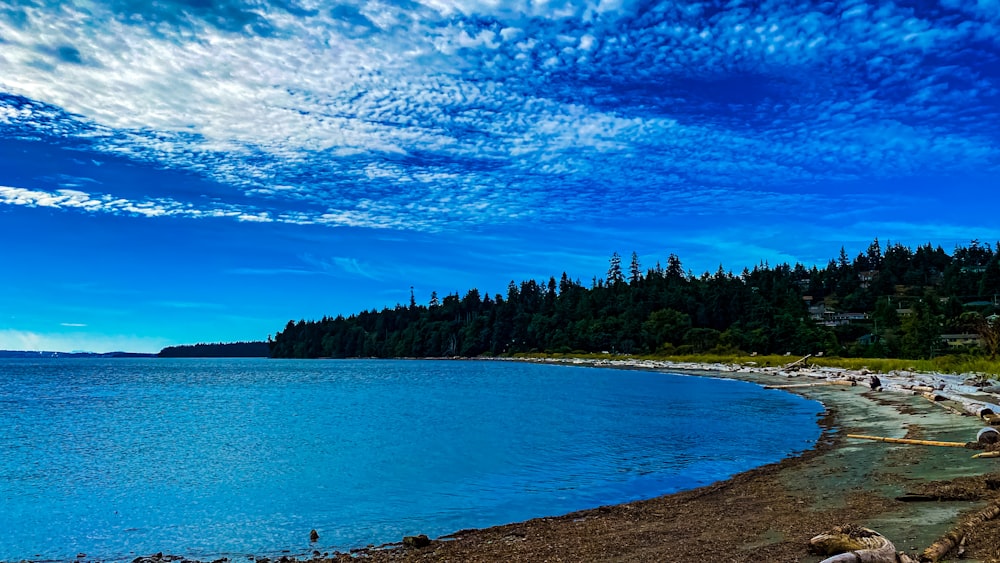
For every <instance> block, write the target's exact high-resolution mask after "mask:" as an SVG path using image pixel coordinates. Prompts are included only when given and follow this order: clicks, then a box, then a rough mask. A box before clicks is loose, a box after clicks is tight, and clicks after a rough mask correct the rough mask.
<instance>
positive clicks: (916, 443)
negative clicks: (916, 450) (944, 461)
mask: <svg viewBox="0 0 1000 563" xmlns="http://www.w3.org/2000/svg"><path fill="white" fill-rule="evenodd" d="M847 437H848V438H856V439H858V440H874V441H876V442H888V443H890V444H910V445H914V446H944V447H947V448H973V447H975V446H972V445H970V444H975V442H968V443H966V442H938V441H936V440H911V439H910V438H886V437H885V436H866V435H864V434H848V435H847Z"/></svg>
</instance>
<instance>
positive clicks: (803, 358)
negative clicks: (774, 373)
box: [783, 354, 812, 369]
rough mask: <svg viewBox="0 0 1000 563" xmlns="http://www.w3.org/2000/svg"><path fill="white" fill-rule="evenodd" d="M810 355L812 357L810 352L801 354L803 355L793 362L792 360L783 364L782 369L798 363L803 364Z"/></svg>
mask: <svg viewBox="0 0 1000 563" xmlns="http://www.w3.org/2000/svg"><path fill="white" fill-rule="evenodd" d="M811 357H812V354H806V355H805V356H803V357H801V358H799V359H797V360H795V361H794V362H792V363H790V364H785V367H784V368H783V369H788V368H793V367H796V366H798V365H799V364H805V362H806V360H808V359H809V358H811Z"/></svg>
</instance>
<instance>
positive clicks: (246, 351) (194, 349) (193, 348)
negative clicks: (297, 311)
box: [157, 342, 270, 358]
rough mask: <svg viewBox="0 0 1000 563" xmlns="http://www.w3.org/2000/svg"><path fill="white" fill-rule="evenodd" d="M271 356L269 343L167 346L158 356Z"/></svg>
mask: <svg viewBox="0 0 1000 563" xmlns="http://www.w3.org/2000/svg"><path fill="white" fill-rule="evenodd" d="M269 354H270V349H269V347H268V343H267V342H226V343H222V342H219V343H217V344H195V345H188V346H167V347H166V348H164V349H162V350H160V353H159V354H157V355H158V356H159V357H161V358H266V357H268V355H269Z"/></svg>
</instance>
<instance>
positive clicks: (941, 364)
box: [513, 352, 1000, 378]
mask: <svg viewBox="0 0 1000 563" xmlns="http://www.w3.org/2000/svg"><path fill="white" fill-rule="evenodd" d="M513 357H515V358H524V359H545V358H554V359H567V358H580V359H584V360H627V359H640V360H660V361H670V362H697V363H703V364H729V365H742V366H758V367H779V366H784V365H787V364H790V363H791V362H794V361H795V360H797V359H799V358H798V357H796V356H778V355H772V356H750V355H748V354H690V355H660V354H645V355H623V354H600V353H593V352H568V353H552V354H546V353H530V354H528V353H524V354H514V355H513ZM808 363H809V365H813V366H821V367H837V368H845V369H852V370H860V369H867V370H869V371H873V372H877V373H887V372H890V371H919V372H938V373H955V374H961V373H980V374H985V375H988V376H990V377H993V378H1000V360H991V359H989V358H985V357H982V356H940V357H937V358H933V359H930V360H906V359H899V358H839V357H819V358H816V357H813V358H809V360H808Z"/></svg>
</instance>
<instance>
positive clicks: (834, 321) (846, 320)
mask: <svg viewBox="0 0 1000 563" xmlns="http://www.w3.org/2000/svg"><path fill="white" fill-rule="evenodd" d="M866 320H868V313H838V312H836V311H833V310H832V309H827V310H826V311H824V312H823V320H822V324H823V325H824V326H842V325H849V324H851V323H852V322H855V321H866Z"/></svg>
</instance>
